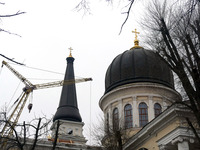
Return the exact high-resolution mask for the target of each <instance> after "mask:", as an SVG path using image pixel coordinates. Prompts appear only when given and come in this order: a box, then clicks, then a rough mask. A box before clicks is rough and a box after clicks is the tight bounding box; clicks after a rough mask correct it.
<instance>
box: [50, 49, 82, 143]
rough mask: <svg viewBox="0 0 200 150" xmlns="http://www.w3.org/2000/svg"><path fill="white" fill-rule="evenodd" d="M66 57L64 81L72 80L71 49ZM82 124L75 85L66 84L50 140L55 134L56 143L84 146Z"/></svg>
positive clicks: (72, 60) (54, 119)
mask: <svg viewBox="0 0 200 150" xmlns="http://www.w3.org/2000/svg"><path fill="white" fill-rule="evenodd" d="M69 50H70V54H69V56H68V57H67V59H66V60H67V68H66V72H65V77H64V80H74V79H75V78H74V67H73V62H74V58H73V57H72V54H71V51H72V48H69ZM83 126H84V123H83V122H82V118H81V116H80V113H79V109H78V103H77V96H76V86H75V83H72V84H66V85H63V87H62V92H61V96H60V103H59V106H58V108H57V111H56V113H55V115H54V118H53V125H52V127H51V130H52V138H53V139H54V138H55V137H56V133H58V134H57V141H58V142H63V143H79V144H85V143H86V140H85V137H84V136H83V134H82V131H83Z"/></svg>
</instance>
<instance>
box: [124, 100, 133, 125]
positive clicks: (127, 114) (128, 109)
mask: <svg viewBox="0 0 200 150" xmlns="http://www.w3.org/2000/svg"><path fill="white" fill-rule="evenodd" d="M124 121H125V128H126V129H128V128H132V127H133V115H132V106H131V105H130V104H127V105H126V106H125V107H124Z"/></svg>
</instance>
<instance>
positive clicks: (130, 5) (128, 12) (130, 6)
mask: <svg viewBox="0 0 200 150" xmlns="http://www.w3.org/2000/svg"><path fill="white" fill-rule="evenodd" d="M133 2H134V0H131V2H130V4H129V7H128V11H127V12H124V13H126V14H127V16H126V19H125V20H124V22H123V23H122V25H121V29H120V32H119V35H120V34H121V32H122V29H123V27H124V25H125V23H126V22H127V20H128V18H129V14H130V11H131V8H132V5H133ZM124 13H123V14H124Z"/></svg>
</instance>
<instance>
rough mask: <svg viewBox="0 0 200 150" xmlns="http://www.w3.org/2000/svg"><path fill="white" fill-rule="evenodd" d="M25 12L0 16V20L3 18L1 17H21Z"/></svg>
mask: <svg viewBox="0 0 200 150" xmlns="http://www.w3.org/2000/svg"><path fill="white" fill-rule="evenodd" d="M24 13H26V12H20V11H18V12H16V13H15V14H11V15H0V18H3V17H13V16H17V15H21V14H24Z"/></svg>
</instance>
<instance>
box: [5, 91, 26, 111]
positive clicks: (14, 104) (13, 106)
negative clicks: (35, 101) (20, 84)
mask: <svg viewBox="0 0 200 150" xmlns="http://www.w3.org/2000/svg"><path fill="white" fill-rule="evenodd" d="M23 93H24V92H22V93H21V95H20V96H19V97H18V98H17V100H15V101H14V103H13V104H12V106H11V107H10V108H9V109H8V111H7V113H9V112H10V110H11V109H12V108H13V107H14V105H15V104H16V103H17V102H18V101H19V99H20V97H22V94H23ZM10 102H11V101H10ZM10 102H9V104H10Z"/></svg>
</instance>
